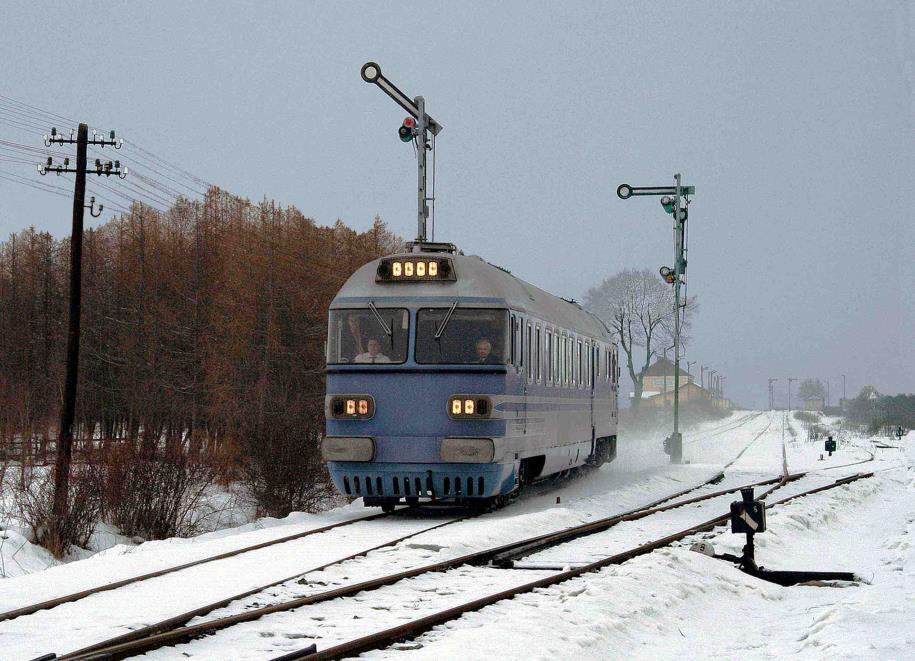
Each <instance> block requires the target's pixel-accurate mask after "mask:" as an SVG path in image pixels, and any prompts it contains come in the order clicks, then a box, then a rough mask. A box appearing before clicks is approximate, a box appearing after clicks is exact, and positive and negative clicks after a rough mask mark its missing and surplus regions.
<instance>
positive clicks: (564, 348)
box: [560, 335, 569, 386]
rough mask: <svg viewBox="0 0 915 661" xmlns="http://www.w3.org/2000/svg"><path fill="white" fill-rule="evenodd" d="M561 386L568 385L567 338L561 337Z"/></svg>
mask: <svg viewBox="0 0 915 661" xmlns="http://www.w3.org/2000/svg"><path fill="white" fill-rule="evenodd" d="M560 358H561V360H562V385H564V386H567V385H569V338H568V336H566V335H563V336H562V356H560Z"/></svg>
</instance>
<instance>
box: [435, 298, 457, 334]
mask: <svg viewBox="0 0 915 661" xmlns="http://www.w3.org/2000/svg"><path fill="white" fill-rule="evenodd" d="M457 304H458V302H457V301H455V302H454V303H452V304H451V309H450V310H448V314H446V315H445V318H444V319H442V325H441V326H439V327H438V330H437V331H436V332H435V339H436V340H437V339H439V338H440V337H441V336H442V333H444V332H445V326H447V325H448V322H449V321H451V315H452V314H453V313H454V308H456V307H457Z"/></svg>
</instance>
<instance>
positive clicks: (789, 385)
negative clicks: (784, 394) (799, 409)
mask: <svg viewBox="0 0 915 661" xmlns="http://www.w3.org/2000/svg"><path fill="white" fill-rule="evenodd" d="M795 381H797V379H795V378H794V377H790V376H789V377H788V411H789V412H790V411H791V384H792V383H794V382H795Z"/></svg>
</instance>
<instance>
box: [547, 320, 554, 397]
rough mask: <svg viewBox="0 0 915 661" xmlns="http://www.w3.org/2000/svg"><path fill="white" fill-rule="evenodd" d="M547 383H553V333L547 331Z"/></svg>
mask: <svg viewBox="0 0 915 661" xmlns="http://www.w3.org/2000/svg"><path fill="white" fill-rule="evenodd" d="M546 381H547V383H549V384H552V383H553V333H552V332H550V330H549V329H547V331H546Z"/></svg>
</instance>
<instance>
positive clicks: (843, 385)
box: [842, 374, 845, 411]
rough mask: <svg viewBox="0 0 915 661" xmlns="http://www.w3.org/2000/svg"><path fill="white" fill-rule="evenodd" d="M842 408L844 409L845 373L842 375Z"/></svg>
mask: <svg viewBox="0 0 915 661" xmlns="http://www.w3.org/2000/svg"><path fill="white" fill-rule="evenodd" d="M842 410H843V411H844V410H845V375H844V374H843V375H842Z"/></svg>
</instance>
